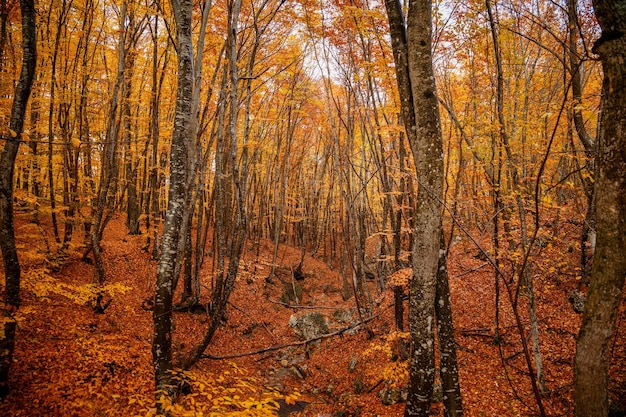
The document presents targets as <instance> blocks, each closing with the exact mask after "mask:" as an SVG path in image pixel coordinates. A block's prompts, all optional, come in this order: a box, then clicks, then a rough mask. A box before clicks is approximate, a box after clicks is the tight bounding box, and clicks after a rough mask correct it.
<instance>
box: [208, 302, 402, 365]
mask: <svg viewBox="0 0 626 417" xmlns="http://www.w3.org/2000/svg"><path fill="white" fill-rule="evenodd" d="M391 307H393V304H390V305H388V306H387V307H385V308H384V309H383V310H382V311H380V312H379V313H378V314H376V315H374V316H370V317H368V318H367V319H364V320H362V321H360V322H358V323H354V324H351V325H349V326H347V327H344V328H342V329H339V330H337V331H334V332H332V333H328V334H323V335H321V336H317V337H313V338H311V339H307V340H301V341H299V342H291V343H283V344H282V345H275V346H270V347H267V348H263V349H257V350H253V351H250V352H243V353H233V354H231V355H223V356H219V355H210V354H204V355H202V356H201V357H202V358H205V359H214V360H222V359H233V358H241V357H244V356H253V355H260V354H262V353H266V352H272V351H275V350H281V349H285V348H288V347H292V346H304V345H307V344H309V343H311V342H316V341H318V340H322V339H328V338H330V337H333V336H338V335H342V334H343V333H345V332H347V331H348V330H350V329H353V328H355V327H358V326H360V325H362V324H365V323H368V322H370V321H372V320H374V319H375V318H377V317H379V316H380V315H381V314H383V313H384V312H385V311H387V310H389V309H390V308H391Z"/></svg>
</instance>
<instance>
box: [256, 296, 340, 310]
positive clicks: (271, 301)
mask: <svg viewBox="0 0 626 417" xmlns="http://www.w3.org/2000/svg"><path fill="white" fill-rule="evenodd" d="M267 301H269V302H270V303H274V304H278V305H281V306H285V307H287V308H295V309H301V310H315V309H325V310H337V309H338V308H339V307H330V306H301V305H293V304H287V303H283V302H282V301H276V300H272V299H271V298H268V299H267Z"/></svg>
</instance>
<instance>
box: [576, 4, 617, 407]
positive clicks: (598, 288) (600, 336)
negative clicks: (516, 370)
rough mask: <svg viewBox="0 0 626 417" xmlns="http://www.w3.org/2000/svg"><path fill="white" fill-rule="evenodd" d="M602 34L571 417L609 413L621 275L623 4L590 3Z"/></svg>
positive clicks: (596, 47)
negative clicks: (585, 285)
mask: <svg viewBox="0 0 626 417" xmlns="http://www.w3.org/2000/svg"><path fill="white" fill-rule="evenodd" d="M594 9H595V13H596V17H597V18H598V22H599V23H600V26H601V27H602V36H601V37H600V39H598V40H597V41H596V43H595V45H594V52H596V53H598V54H599V55H600V60H601V61H602V68H603V71H604V83H603V94H604V100H605V106H604V110H603V111H604V114H603V115H602V120H601V126H600V127H599V128H600V129H601V132H602V134H601V135H600V136H599V138H598V140H599V143H598V154H597V157H596V170H597V171H596V182H595V186H596V207H597V208H598V210H597V213H596V228H597V243H596V252H595V255H594V261H593V267H592V272H591V282H590V285H589V293H588V296H587V302H586V305H585V312H584V314H583V319H582V325H581V328H580V333H579V335H578V340H577V342H576V357H575V363H574V400H575V415H576V417H583V416H584V417H596V416H597V417H606V416H607V415H608V391H607V385H608V369H609V344H610V343H609V342H610V340H611V338H612V336H613V332H614V329H615V318H616V314H617V309H618V306H619V304H620V301H621V295H622V289H623V287H624V277H625V276H626V257H624V253H625V252H626V177H625V176H624V172H626V153H625V151H624V150H625V149H626V105H625V104H624V103H626V67H624V62H625V61H626V38H625V37H624V33H626V1H625V0H619V1H604V0H596V1H594Z"/></svg>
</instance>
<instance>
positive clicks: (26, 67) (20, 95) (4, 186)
mask: <svg viewBox="0 0 626 417" xmlns="http://www.w3.org/2000/svg"><path fill="white" fill-rule="evenodd" d="M20 10H21V13H22V45H23V46H22V70H21V73H20V78H19V81H18V83H17V88H16V90H15V97H14V98H13V106H12V108H11V119H10V121H9V134H8V135H6V136H4V135H3V137H2V138H1V139H3V141H4V142H5V144H4V147H3V148H2V153H1V154H0V166H1V167H2V169H1V170H0V249H2V259H3V261H4V274H5V284H6V286H5V288H6V290H5V303H6V306H7V309H6V310H3V311H2V318H1V320H2V323H1V325H2V327H3V328H2V334H4V337H2V338H0V397H3V396H4V395H6V394H7V393H8V387H7V385H6V384H7V380H8V377H9V368H10V365H11V362H12V361H13V348H14V346H15V330H16V326H17V324H16V322H15V320H14V319H13V317H12V313H13V311H14V310H17V309H18V308H19V307H20V304H21V299H20V278H21V276H20V274H21V271H20V263H19V259H18V256H17V248H16V247H15V230H14V226H13V176H14V169H15V159H16V157H17V151H18V148H19V146H20V137H21V134H22V131H23V128H24V116H25V113H26V105H27V103H28V99H29V97H30V92H31V87H32V84H33V78H34V75H35V67H36V65H37V33H36V28H35V7H34V3H33V0H21V1H20Z"/></svg>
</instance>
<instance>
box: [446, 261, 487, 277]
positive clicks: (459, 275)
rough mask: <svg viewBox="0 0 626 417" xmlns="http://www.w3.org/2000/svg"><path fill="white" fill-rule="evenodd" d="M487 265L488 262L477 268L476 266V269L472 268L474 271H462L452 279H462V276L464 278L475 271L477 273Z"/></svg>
mask: <svg viewBox="0 0 626 417" xmlns="http://www.w3.org/2000/svg"><path fill="white" fill-rule="evenodd" d="M487 265H489V262H485V263H484V264H482V265H479V266H477V267H476V268H474V269H468V270H466V271H463V272H461V273H460V274H457V275H455V276H454V278H460V277H462V276H464V275H467V274H471V273H472V272H476V271H478V270H479V269H482V268H484V267H486V266H487Z"/></svg>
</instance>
